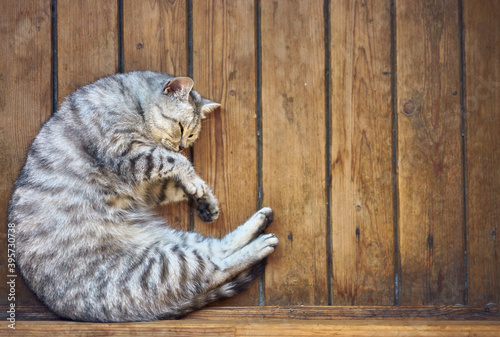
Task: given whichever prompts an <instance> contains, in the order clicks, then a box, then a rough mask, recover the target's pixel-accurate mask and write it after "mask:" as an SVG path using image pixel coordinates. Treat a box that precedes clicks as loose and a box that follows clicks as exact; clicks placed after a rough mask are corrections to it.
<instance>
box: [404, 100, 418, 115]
mask: <svg viewBox="0 0 500 337" xmlns="http://www.w3.org/2000/svg"><path fill="white" fill-rule="evenodd" d="M415 111H417V107H416V105H415V102H413V101H408V102H406V103H405V105H403V112H404V113H405V114H406V115H408V116H409V115H413V114H414V113H415Z"/></svg>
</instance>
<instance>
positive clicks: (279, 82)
mask: <svg viewBox="0 0 500 337" xmlns="http://www.w3.org/2000/svg"><path fill="white" fill-rule="evenodd" d="M261 6H262V8H261V12H260V14H261V29H262V31H261V36H262V129H263V130H262V141H263V146H262V177H263V186H262V189H263V203H264V205H268V206H271V207H272V208H273V209H274V211H275V216H274V223H273V224H272V225H271V228H270V231H272V232H274V233H276V235H277V236H278V238H279V239H280V240H281V241H280V244H279V245H278V248H277V249H276V251H275V252H274V253H273V255H271V256H270V258H269V264H268V267H267V269H266V277H265V303H266V304H268V305H276V304H290V303H294V304H308V305H313V304H327V303H328V298H327V297H328V296H327V295H328V288H327V273H326V255H327V252H326V245H325V241H326V217H325V215H326V194H325V183H326V181H325V180H326V179H325V162H326V158H325V157H326V156H325V138H326V136H325V73H324V64H325V58H324V24H325V23H324V20H323V1H319V0H314V1H307V2H306V1H288V0H283V1H273V2H271V1H262V2H261Z"/></svg>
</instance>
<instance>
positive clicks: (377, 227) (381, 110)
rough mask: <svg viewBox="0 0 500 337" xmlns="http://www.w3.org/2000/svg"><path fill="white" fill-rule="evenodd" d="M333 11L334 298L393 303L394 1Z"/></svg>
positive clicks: (344, 5) (348, 4) (338, 6)
mask: <svg viewBox="0 0 500 337" xmlns="http://www.w3.org/2000/svg"><path fill="white" fill-rule="evenodd" d="M330 10H331V12H330V18H331V19H330V26H331V43H330V46H331V49H330V53H331V66H330V71H331V72H330V81H331V90H330V102H331V103H330V104H331V115H332V125H331V156H332V157H331V175H332V185H331V194H332V202H331V206H330V207H331V228H332V234H331V240H332V244H331V247H332V272H333V276H332V290H333V291H332V293H333V301H332V302H333V304H334V305H370V304H378V305H392V304H394V238H393V237H394V219H393V212H394V206H393V196H392V195H393V194H392V193H393V179H394V177H393V174H392V147H391V140H392V104H391V103H392V102H391V79H392V75H391V33H390V29H391V17H390V1H370V2H366V3H364V2H363V3H361V2H356V1H343V2H333V3H332V4H331V8H330Z"/></svg>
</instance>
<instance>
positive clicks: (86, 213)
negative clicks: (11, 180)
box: [8, 72, 278, 322]
mask: <svg viewBox="0 0 500 337" xmlns="http://www.w3.org/2000/svg"><path fill="white" fill-rule="evenodd" d="M192 84H193V82H192V80H191V79H188V78H174V77H172V76H170V75H166V74H159V73H152V72H134V73H128V74H118V75H114V76H110V77H106V78H103V79H100V80H98V81H96V82H94V83H92V84H89V85H86V86H84V87H82V88H80V89H78V90H77V91H76V92H75V93H73V94H71V95H69V96H68V97H67V98H66V99H65V101H64V102H63V103H62V105H61V107H60V109H59V110H58V111H57V112H56V113H55V114H54V115H53V116H52V117H51V118H50V119H49V120H48V121H47V123H46V124H45V125H44V126H43V127H42V129H41V130H40V132H39V133H38V135H37V136H36V138H35V140H34V141H33V144H32V145H31V147H30V150H29V153H28V155H27V159H26V163H25V165H24V167H23V169H22V170H21V172H20V174H19V178H18V180H17V182H16V184H15V187H14V192H13V194H12V197H11V201H10V204H9V215H8V219H9V223H11V224H14V225H15V229H16V235H17V241H16V248H17V254H18V259H17V264H18V267H19V270H20V272H21V274H22V275H23V277H24V279H25V280H26V283H27V284H28V285H29V287H30V288H31V289H32V290H33V291H34V292H35V293H36V294H37V295H38V297H39V298H40V299H41V300H42V301H43V302H44V303H45V304H46V305H47V306H48V307H50V308H51V309H52V310H53V311H54V312H55V313H57V314H58V315H60V316H62V317H65V318H70V319H74V320H82V321H99V322H123V321H142V320H153V319H160V318H162V319H164V318H177V317H180V316H182V315H184V314H186V313H188V312H190V311H192V310H194V309H197V308H200V307H202V306H204V305H206V304H207V303H210V302H212V301H215V300H218V299H221V298H226V297H230V296H233V295H235V294H236V293H238V292H239V291H242V290H243V289H245V288H246V287H247V286H248V285H249V283H250V282H251V281H252V280H253V279H255V277H256V276H257V275H259V274H260V273H261V272H262V270H263V269H264V266H265V259H266V257H267V256H269V254H271V253H272V252H273V251H274V248H275V247H276V245H277V243H278V240H277V238H276V237H275V236H274V235H272V234H263V231H264V229H265V228H266V227H267V225H268V224H269V222H270V221H271V220H272V211H271V209H270V208H264V209H262V210H260V211H259V212H257V213H256V214H255V215H254V216H253V217H251V218H250V219H249V220H248V221H247V222H246V223H244V224H243V225H241V226H240V227H238V228H237V229H236V230H234V231H233V232H231V233H229V234H228V235H226V236H225V237H224V238H222V239H215V238H207V237H203V236H201V235H199V234H197V233H194V232H182V231H178V230H174V229H172V228H170V227H168V226H167V225H166V224H165V222H164V220H163V219H162V218H161V217H159V216H158V215H157V214H156V213H155V212H154V211H153V208H154V207H155V206H157V205H158V204H160V203H169V202H177V201H181V200H186V199H191V200H192V202H193V203H194V205H195V207H196V208H197V210H198V215H199V216H200V218H201V219H202V220H204V221H213V220H215V219H217V217H218V214H219V208H218V204H217V200H216V198H215V197H214V195H213V193H212V191H211V190H210V188H209V187H208V186H207V184H206V183H205V182H204V181H203V180H202V179H200V178H199V177H198V175H197V174H196V172H195V170H194V168H193V166H192V164H191V163H190V162H189V161H188V160H187V159H186V157H184V156H183V155H182V154H180V153H179V151H180V150H181V149H182V148H185V147H188V146H190V145H191V144H192V143H193V142H194V141H195V140H196V138H197V137H198V134H199V132H200V128H201V120H202V119H203V118H204V117H205V114H206V113H209V112H210V111H212V110H213V109H214V108H216V107H217V106H218V104H217V103H214V102H211V101H209V100H206V99H204V98H202V97H201V96H200V95H199V94H198V93H196V92H195V91H192V90H191V89H192Z"/></svg>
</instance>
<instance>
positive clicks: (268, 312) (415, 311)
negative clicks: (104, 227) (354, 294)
mask: <svg viewBox="0 0 500 337" xmlns="http://www.w3.org/2000/svg"><path fill="white" fill-rule="evenodd" d="M7 309H8V307H7V306H6V305H4V306H2V305H0V312H5V311H6V310H7ZM42 309H43V308H41V306H40V305H23V306H20V307H19V308H18V310H17V311H16V315H17V319H18V320H20V321H39V320H44V321H45V320H59V319H58V318H57V316H55V315H54V314H52V313H50V312H43V311H42ZM183 319H186V320H191V319H204V320H215V321H217V320H245V319H246V320H259V319H265V320H271V319H281V320H283V319H287V320H288V319H293V320H361V319H369V320H387V319H390V320H408V319H411V320H433V321H436V320H440V321H443V320H444V321H461V320H467V321H476V320H480V321H487V320H488V321H500V305H486V306H467V305H456V306H454V305H446V306H418V307H417V306H242V307H232V306H218V307H206V308H203V309H201V310H197V311H194V312H192V313H190V314H189V315H188V316H186V317H185V318H183Z"/></svg>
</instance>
